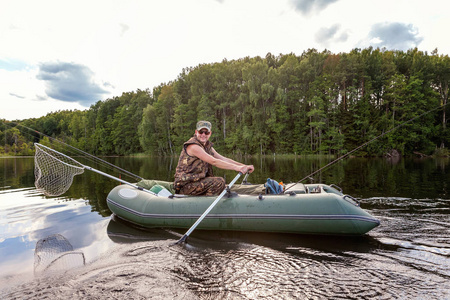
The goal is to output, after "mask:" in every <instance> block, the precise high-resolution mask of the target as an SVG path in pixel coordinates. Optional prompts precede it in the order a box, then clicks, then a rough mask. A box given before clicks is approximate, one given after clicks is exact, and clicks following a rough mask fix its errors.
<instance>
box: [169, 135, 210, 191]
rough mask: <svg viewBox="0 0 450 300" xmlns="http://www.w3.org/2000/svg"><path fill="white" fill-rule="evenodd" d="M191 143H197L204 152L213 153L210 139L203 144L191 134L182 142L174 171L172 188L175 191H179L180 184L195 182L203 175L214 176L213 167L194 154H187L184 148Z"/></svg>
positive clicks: (203, 176)
mask: <svg viewBox="0 0 450 300" xmlns="http://www.w3.org/2000/svg"><path fill="white" fill-rule="evenodd" d="M191 144H196V145H199V146H200V147H202V148H203V149H205V151H206V153H208V154H210V155H213V152H212V146H213V144H212V143H211V142H210V141H207V142H206V145H203V144H202V143H200V141H199V140H197V138H196V137H195V136H193V137H192V138H190V139H189V140H188V141H187V142H186V143H184V145H183V150H181V154H180V158H179V160H178V165H177V169H176V171H175V182H174V188H175V190H176V191H179V190H180V188H181V187H182V186H184V185H185V184H187V183H189V182H195V181H199V180H200V179H203V178H205V177H209V176H214V175H213V168H212V166H211V165H210V164H208V163H207V162H204V161H203V160H201V159H199V158H197V157H195V156H190V155H189V154H187V152H186V148H187V146H189V145H191Z"/></svg>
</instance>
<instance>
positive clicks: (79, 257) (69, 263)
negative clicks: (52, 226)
mask: <svg viewBox="0 0 450 300" xmlns="http://www.w3.org/2000/svg"><path fill="white" fill-rule="evenodd" d="M85 263H86V260H85V257H84V253H83V252H81V251H73V247H72V244H70V242H69V241H68V240H67V239H66V238H65V237H64V236H62V235H60V234H52V235H50V236H48V237H46V238H43V239H40V240H39V241H38V242H37V243H36V249H35V250H34V273H35V275H38V274H42V273H46V274H48V273H50V272H57V271H66V270H70V269H73V268H76V267H80V266H83V265H85Z"/></svg>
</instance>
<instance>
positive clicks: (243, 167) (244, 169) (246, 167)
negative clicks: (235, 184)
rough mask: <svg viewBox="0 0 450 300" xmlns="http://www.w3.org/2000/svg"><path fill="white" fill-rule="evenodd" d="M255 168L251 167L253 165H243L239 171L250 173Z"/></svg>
mask: <svg viewBox="0 0 450 300" xmlns="http://www.w3.org/2000/svg"><path fill="white" fill-rule="evenodd" d="M254 170H255V167H253V165H243V166H242V167H241V168H240V169H239V172H241V173H242V174H245V173H247V172H248V173H252V172H253V171H254Z"/></svg>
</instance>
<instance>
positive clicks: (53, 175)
mask: <svg viewBox="0 0 450 300" xmlns="http://www.w3.org/2000/svg"><path fill="white" fill-rule="evenodd" d="M34 146H35V148H36V153H35V156H34V177H35V181H34V185H35V186H36V189H38V190H39V191H41V192H43V193H44V195H46V196H59V195H62V194H64V193H65V192H66V191H67V190H68V189H69V188H70V186H71V185H72V182H73V177H74V176H75V175H79V174H82V173H83V172H84V166H83V165H82V164H80V163H79V162H77V161H76V160H74V159H72V158H70V157H68V156H66V155H64V154H62V153H59V152H57V151H55V150H53V149H50V148H48V147H46V146H44V145H41V144H38V143H36V144H34Z"/></svg>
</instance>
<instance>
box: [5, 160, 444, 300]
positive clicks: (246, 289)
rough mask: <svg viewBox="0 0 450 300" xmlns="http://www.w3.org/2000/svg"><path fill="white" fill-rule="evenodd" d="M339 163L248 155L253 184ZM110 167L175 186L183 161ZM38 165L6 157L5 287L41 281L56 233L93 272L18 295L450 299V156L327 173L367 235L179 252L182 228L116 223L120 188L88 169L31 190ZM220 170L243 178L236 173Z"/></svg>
mask: <svg viewBox="0 0 450 300" xmlns="http://www.w3.org/2000/svg"><path fill="white" fill-rule="evenodd" d="M332 159H333V158H326V157H324V158H320V159H309V158H308V159H307V158H294V159H284V158H283V159H282V158H278V157H276V158H273V157H270V158H244V159H242V160H245V161H246V163H252V164H254V165H256V166H258V167H257V171H256V172H255V173H254V174H252V175H251V176H250V177H249V181H250V182H254V183H256V182H263V181H265V179H267V177H269V176H270V177H271V178H275V179H280V180H283V181H285V182H289V181H296V180H298V179H299V178H303V177H304V176H306V175H308V174H310V173H312V172H313V171H315V170H317V169H318V168H320V167H322V166H323V165H325V164H326V163H328V162H329V161H331V160H332ZM108 160H110V161H111V162H112V163H114V164H116V165H118V166H120V167H122V168H124V169H127V170H130V171H132V172H133V173H136V174H138V175H140V176H142V177H145V178H154V179H160V180H172V176H173V171H174V170H173V168H174V164H176V159H175V160H174V158H108ZM33 166H34V163H33V159H32V158H21V159H16V158H14V159H12V158H7V159H0V257H1V258H2V260H1V261H0V269H1V270H2V275H1V276H2V277H1V285H2V286H1V289H3V288H4V287H5V286H9V285H10V283H12V282H17V281H19V282H20V281H23V282H26V281H27V280H31V279H32V274H33V250H34V249H35V246H36V242H37V241H38V240H39V239H41V238H43V237H46V236H49V235H51V234H54V233H59V234H62V235H64V236H65V237H66V238H67V239H68V240H69V241H70V242H71V243H72V245H73V248H74V250H76V251H82V252H83V253H84V254H85V256H86V260H87V263H88V265H87V266H86V267H85V268H86V269H83V271H79V273H76V272H73V274H74V275H73V276H75V277H68V278H66V279H61V280H62V281H61V282H62V283H61V286H60V288H59V290H58V287H55V289H57V290H56V292H55V290H52V289H53V284H50V282H46V281H42V282H35V283H34V285H29V284H28V283H27V284H26V285H25V286H24V287H22V288H18V289H17V291H18V292H17V294H15V295H17V298H23V297H25V295H34V294H33V291H35V290H43V289H45V288H48V289H51V290H49V291H48V294H47V296H49V297H51V295H60V296H64V295H67V296H68V297H70V295H72V294H73V293H79V294H78V296H79V297H83V295H84V296H86V295H91V296H92V295H94V297H101V296H104V297H106V295H109V296H111V297H114V295H115V296H117V293H119V294H120V293H125V294H126V295H130V297H134V298H139V297H141V296H142V295H144V294H145V293H148V294H151V293H154V291H157V292H158V293H159V294H158V295H160V296H161V297H163V296H164V295H165V296H169V298H176V297H180V296H185V295H187V296H188V297H194V298H195V297H199V298H207V299H209V298H237V299H257V298H261V297H267V298H270V299H286V298H308V299H315V298H316V299H322V298H341V299H347V298H358V299H368V298H379V299H390V298H401V299H411V298H412V299H420V298H431V299H446V298H449V297H450V295H449V291H450V280H449V279H450V259H449V258H450V222H449V219H450V218H449V216H450V199H449V198H450V197H449V194H448V185H449V183H450V172H448V166H449V159H441V160H433V159H400V160H399V161H392V160H387V159H360V158H354V159H346V160H344V161H341V162H339V163H337V164H335V165H333V167H330V168H328V169H326V170H324V171H323V172H321V173H320V174H318V175H317V176H316V178H315V179H316V180H317V181H321V182H324V183H335V184H337V185H339V186H341V187H342V188H343V190H344V192H345V193H348V194H350V195H353V196H355V197H358V200H359V201H360V202H361V206H362V207H363V208H364V209H366V210H368V211H369V212H370V213H371V214H372V215H374V216H375V217H376V218H378V219H380V220H381V226H379V227H377V228H375V229H374V230H373V231H371V232H370V234H369V235H365V236H362V237H333V236H303V235H292V234H276V233H245V232H219V231H200V230H195V231H194V232H193V233H192V234H191V236H190V237H189V240H188V242H189V243H188V244H187V245H184V246H182V247H178V246H177V247H170V246H169V245H170V244H172V243H173V242H175V241H176V240H178V239H179V238H180V237H181V235H183V234H184V230H178V231H177V230H172V231H169V230H163V229H154V230H142V229H141V228H139V227H135V226H131V225H130V224H128V223H126V222H122V221H120V220H117V219H115V218H114V217H113V218H111V213H110V211H109V210H108V208H107V205H106V195H107V194H108V192H109V191H110V189H111V188H112V187H114V186H115V185H116V184H117V183H116V182H114V181H112V180H110V179H108V178H105V177H103V176H101V175H98V174H96V173H93V172H88V171H86V172H85V173H84V174H82V175H80V176H76V177H75V178H74V183H73V185H72V187H71V188H70V189H69V191H68V192H67V193H66V194H65V195H64V197H56V198H46V197H43V196H42V195H40V194H38V193H36V191H35V189H34V187H33V182H34V175H33ZM91 166H92V167H95V168H98V169H100V170H102V171H106V172H108V171H109V170H107V169H105V168H104V167H102V166H95V165H91ZM112 175H115V176H117V175H118V174H112ZM217 175H222V176H227V178H228V179H231V178H233V177H234V176H235V174H234V173H233V172H227V171H218V172H217ZM122 178H124V177H122ZM124 179H125V178H124ZM130 180H132V179H130ZM97 260H98V261H97ZM77 274H78V275H77ZM18 278H20V280H19V279H18ZM64 280H66V282H70V284H71V285H67V284H64V282H65V281H64ZM98 286H102V288H103V289H104V291H103V292H104V293H103V292H102V294H99V292H98ZM161 286H165V287H167V288H164V289H162V288H161ZM80 291H83V292H84V293H85V294H83V293H80ZM152 291H153V292H152ZM36 296H38V295H36Z"/></svg>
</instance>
